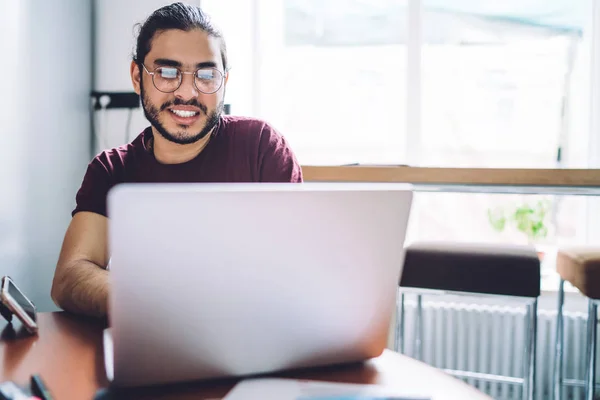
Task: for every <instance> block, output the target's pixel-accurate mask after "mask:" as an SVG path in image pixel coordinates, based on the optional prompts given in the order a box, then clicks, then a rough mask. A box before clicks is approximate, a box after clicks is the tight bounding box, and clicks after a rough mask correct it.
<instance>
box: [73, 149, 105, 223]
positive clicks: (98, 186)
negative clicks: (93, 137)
mask: <svg viewBox="0 0 600 400" xmlns="http://www.w3.org/2000/svg"><path fill="white" fill-rule="evenodd" d="M107 161H108V160H107V158H106V155H105V154H101V155H99V156H97V157H96V158H94V159H93V160H92V162H90V164H89V165H88V168H87V171H86V172H85V175H84V177H83V182H82V183H81V187H80V188H79V190H78V191H77V195H76V196H75V201H76V206H75V209H74V210H73V212H72V213H71V215H73V216H74V215H75V214H77V213H78V212H80V211H89V212H93V213H96V214H100V215H104V216H105V217H106V216H107V212H106V196H107V194H108V191H109V190H110V188H111V187H112V184H111V182H112V179H111V171H110V168H108V165H109V163H108V162H107Z"/></svg>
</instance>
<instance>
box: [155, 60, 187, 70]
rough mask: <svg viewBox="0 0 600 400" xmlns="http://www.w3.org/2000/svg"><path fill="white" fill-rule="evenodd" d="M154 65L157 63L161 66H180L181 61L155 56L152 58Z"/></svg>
mask: <svg viewBox="0 0 600 400" xmlns="http://www.w3.org/2000/svg"><path fill="white" fill-rule="evenodd" d="M154 65H158V66H161V67H179V68H181V65H182V64H181V63H180V62H179V61H175V60H170V59H168V58H157V59H156V60H154Z"/></svg>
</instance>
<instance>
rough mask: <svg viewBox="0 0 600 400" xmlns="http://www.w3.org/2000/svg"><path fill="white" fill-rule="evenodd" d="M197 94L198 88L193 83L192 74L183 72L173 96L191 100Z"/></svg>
mask: <svg viewBox="0 0 600 400" xmlns="http://www.w3.org/2000/svg"><path fill="white" fill-rule="evenodd" d="M199 95H200V93H199V92H198V89H196V84H195V83H194V75H190V74H184V75H183V77H182V81H181V85H179V88H178V89H177V90H176V91H175V97H178V98H180V99H182V100H191V99H195V98H196V97H198V96H199Z"/></svg>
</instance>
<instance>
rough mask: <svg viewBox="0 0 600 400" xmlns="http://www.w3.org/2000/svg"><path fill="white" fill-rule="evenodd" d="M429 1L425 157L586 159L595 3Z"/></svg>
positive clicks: (493, 162) (426, 161)
mask: <svg viewBox="0 0 600 400" xmlns="http://www.w3.org/2000/svg"><path fill="white" fill-rule="evenodd" d="M423 4H424V17H423V18H424V19H423V46H422V74H423V87H422V90H423V114H422V116H423V119H422V121H423V123H422V140H421V144H422V147H421V152H420V154H421V158H420V162H419V164H421V165H436V166H461V167H532V168H536V167H540V168H553V167H556V166H557V162H558V160H557V154H558V151H559V148H561V150H562V153H561V155H562V156H563V157H564V158H563V159H562V161H563V162H562V164H560V165H562V166H564V165H565V164H566V165H569V166H572V165H576V166H579V167H581V166H585V165H582V161H584V160H585V154H586V153H585V151H586V146H585V142H586V141H585V140H582V137H583V138H585V137H586V135H587V118H586V115H587V109H586V102H587V99H588V93H587V92H586V90H587V88H588V87H589V84H588V80H589V79H588V75H587V66H588V64H589V57H588V52H587V51H588V49H589V43H588V42H587V37H588V34H589V32H590V31H589V30H587V29H586V26H585V24H586V16H588V15H589V14H590V11H591V0H572V1H571V0H569V1H567V0H551V1H548V0H544V1H541V0H519V1H514V0H510V1H497V0H481V1H477V2H475V1H467V0H462V1H456V0H423ZM563 111H564V112H563ZM565 156H568V157H565Z"/></svg>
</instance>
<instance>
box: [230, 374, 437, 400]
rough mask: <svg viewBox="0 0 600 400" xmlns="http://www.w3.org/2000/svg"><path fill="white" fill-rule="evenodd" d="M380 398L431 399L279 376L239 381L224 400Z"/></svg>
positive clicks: (370, 387) (397, 391) (386, 389)
mask: <svg viewBox="0 0 600 400" xmlns="http://www.w3.org/2000/svg"><path fill="white" fill-rule="evenodd" d="M325 397H328V398H331V400H333V399H335V398H339V399H340V400H351V399H357V400H358V399H360V400H363V399H364V400H367V399H369V400H370V399H373V400H375V399H381V400H384V399H385V400H430V399H431V396H429V395H427V394H426V391H424V392H423V393H419V394H415V393H407V392H403V391H402V390H401V389H398V388H389V387H385V386H378V385H359V384H345V383H329V382H320V381H307V380H295V379H280V378H273V379H268V378H262V379H251V380H245V381H242V382H240V383H238V384H237V385H236V386H235V387H234V388H233V389H232V391H231V392H229V393H228V394H227V396H225V398H224V399H223V400H251V399H261V400H299V399H307V400H308V399H310V398H315V399H317V398H325Z"/></svg>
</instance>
